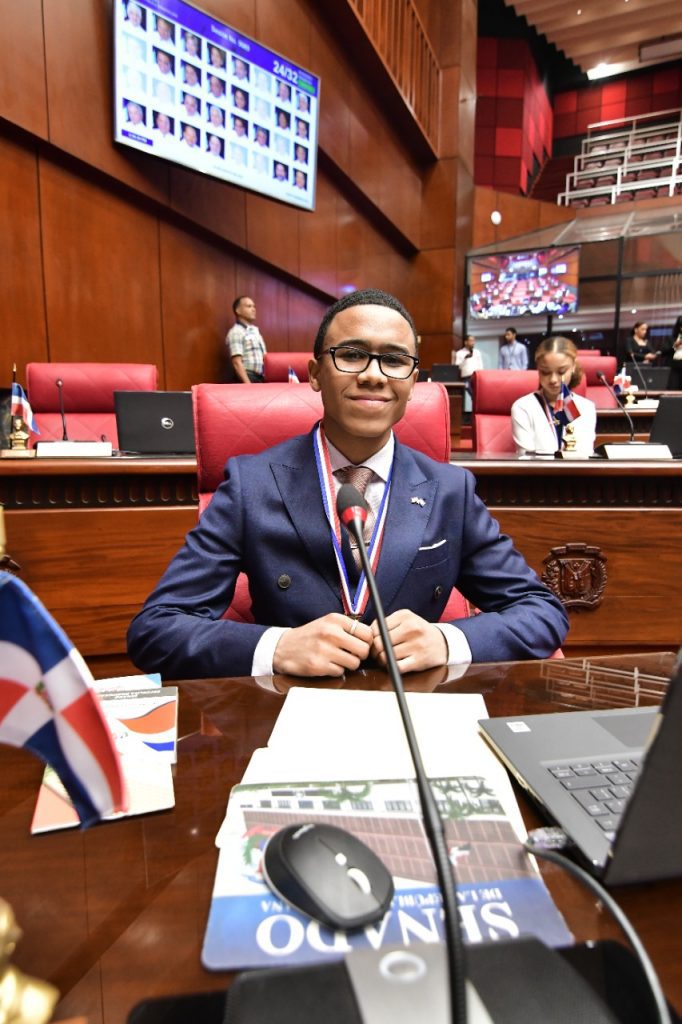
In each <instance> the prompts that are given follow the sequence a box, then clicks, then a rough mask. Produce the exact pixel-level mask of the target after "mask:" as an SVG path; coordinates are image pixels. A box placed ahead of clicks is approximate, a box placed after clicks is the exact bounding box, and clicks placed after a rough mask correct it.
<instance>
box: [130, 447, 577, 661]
mask: <svg viewBox="0 0 682 1024" xmlns="http://www.w3.org/2000/svg"><path fill="white" fill-rule="evenodd" d="M474 488H475V481H474V477H473V476H472V474H471V473H469V472H468V471H467V470H463V469H459V468H457V467H454V466H449V465H447V464H444V463H439V462H435V461H434V460H433V459H430V458H428V456H426V455H423V454H421V453H420V452H417V451H414V450H413V449H411V448H407V447H405V446H404V445H401V444H400V443H399V442H398V441H397V440H396V445H395V463H394V469H393V480H392V485H391V494H390V498H389V505H388V514H387V518H386V526H385V533H384V540H383V545H382V550H381V555H380V558H379V565H378V569H377V574H376V576H377V584H378V588H379V593H380V595H381V597H382V601H383V603H384V608H385V611H386V614H387V615H388V614H390V613H391V612H393V611H397V610H398V609H401V608H410V609H411V610H412V611H414V612H416V613H417V614H418V615H421V616H422V617H423V618H425V619H427V620H428V621H430V622H438V620H439V619H440V616H441V614H442V612H443V610H444V608H445V605H446V602H447V599H448V596H449V594H450V591H451V589H452V587H454V586H456V587H457V588H458V589H459V590H460V591H461V592H462V593H463V594H464V596H465V597H467V598H468V599H469V600H470V601H471V602H473V604H474V605H475V606H476V607H477V608H479V609H481V612H482V614H480V615H476V616H472V617H471V618H468V619H460V620H457V626H458V627H459V628H460V629H461V630H462V631H463V632H464V633H465V634H466V637H467V640H468V642H469V646H470V648H471V652H472V655H473V660H474V661H509V660H518V659H524V658H542V657H548V656H549V655H550V654H552V652H553V651H554V650H556V648H557V647H560V646H561V644H562V642H563V640H564V638H565V635H566V632H567V627H568V622H567V618H566V613H565V612H564V610H563V607H562V605H561V603H560V602H559V601H558V600H557V599H556V598H555V597H554V595H553V594H552V593H551V592H550V591H549V590H548V589H547V587H545V586H544V584H543V583H542V582H541V581H540V580H539V579H538V577H537V576H536V574H535V573H534V572H533V571H532V570H531V569H530V568H529V567H528V565H527V564H526V562H525V560H524V559H523V558H522V556H521V555H520V554H519V552H518V551H517V550H516V549H515V548H514V546H513V544H512V542H511V540H510V539H509V537H506V536H504V535H502V534H500V530H499V526H498V524H497V522H496V520H495V519H493V518H492V516H491V515H490V513H489V512H488V510H487V509H486V507H485V505H484V504H483V503H482V502H481V501H480V499H479V498H478V497H477V496H476V494H475V489H474ZM413 498H419V499H420V501H419V502H414V501H413V500H412V499H413ZM240 572H245V573H246V574H247V576H248V578H249V589H250V592H251V597H252V601H253V612H254V617H255V624H251V623H239V622H233V621H230V620H226V619H223V618H222V615H223V613H224V612H225V610H226V609H227V608H228V606H229V604H230V602H231V600H232V596H233V593H234V586H235V582H236V579H237V576H238V574H239V573H240ZM332 611H336V612H341V611H343V607H342V603H341V594H340V589H339V579H338V571H337V567H336V562H335V560H334V554H333V549H332V543H331V538H330V532H329V525H328V523H327V520H326V518H325V515H324V511H323V507H322V499H321V495H320V487H319V483H318V477H317V470H316V466H315V458H314V453H313V440H312V434H306V435H302V436H300V437H295V438H292V439H291V440H289V441H285V442H284V443H282V444H280V445H277V446H276V447H274V448H270V449H268V450H267V451H264V452H261V453H260V454H258V455H244V456H238V457H236V458H233V459H230V460H229V462H228V464H227V467H226V479H225V481H224V482H223V483H222V484H221V485H220V487H219V488H218V490H217V491H216V493H215V495H214V497H213V500H212V501H211V503H210V505H209V506H208V508H207V509H206V511H205V512H204V514H203V515H202V517H201V519H200V521H199V523H198V525H197V526H196V527H195V528H194V529H193V530H192V531H191V532H190V533H188V535H187V537H186V539H185V544H184V546H183V547H182V549H181V550H180V551H179V553H178V554H177V555H176V556H175V558H174V559H173V561H172V562H171V564H170V566H169V568H168V569H167V571H166V572H165V574H164V576H163V577H162V579H161V581H160V582H159V584H158V586H157V587H156V589H155V590H154V592H153V593H152V594H151V596H150V597H149V598H148V600H147V601H146V603H145V606H144V608H143V609H142V611H141V612H140V613H139V614H138V615H137V616H136V617H135V619H134V620H133V622H132V623H131V626H130V629H129V631H128V648H129V652H130V656H131V657H132V659H133V661H134V662H135V664H136V665H138V666H139V667H140V668H141V669H143V670H145V671H156V672H161V673H162V675H163V676H164V677H165V678H176V679H179V678H197V677H200V676H201V677H211V676H224V675H250V674H251V667H252V663H253V654H254V650H255V648H256V644H257V643H258V641H259V639H260V637H261V635H262V634H263V632H264V630H265V629H266V628H267V627H268V626H300V625H302V624H304V623H305V622H310V621H311V620H312V619H315V618H318V617H319V616H321V615H324V614H326V613H327V612H332ZM374 618H375V613H374V608H373V606H372V603H371V601H370V603H369V604H368V606H367V609H366V612H365V614H364V616H363V621H365V622H371V621H372V620H373V619H374Z"/></svg>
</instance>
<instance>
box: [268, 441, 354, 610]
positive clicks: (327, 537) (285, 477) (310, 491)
mask: <svg viewBox="0 0 682 1024" xmlns="http://www.w3.org/2000/svg"><path fill="white" fill-rule="evenodd" d="M312 438H313V435H312V434H308V435H306V437H305V438H302V439H301V444H300V446H299V447H298V449H297V450H296V451H295V453H294V457H287V459H286V460H285V461H282V462H272V463H271V468H272V473H273V476H274V478H275V482H276V484H277V488H278V490H279V493H280V495H281V498H282V502H283V504H284V507H285V508H286V511H287V514H288V516H289V518H290V520H291V522H292V524H293V527H294V529H295V530H296V532H297V533H298V535H299V537H300V539H301V543H302V544H303V546H304V548H305V549H306V551H307V552H308V554H309V556H310V559H311V561H312V562H313V564H314V565H315V568H316V569H317V571H318V572H319V574H320V576H321V577H322V578H323V579H324V581H325V582H326V583H327V584H328V586H329V587H330V588H331V589H332V590H333V592H334V594H335V595H336V597H337V598H338V600H339V604H340V602H341V591H340V587H339V577H338V572H337V569H336V561H335V559H334V552H333V548H332V543H331V534H330V531H329V524H328V522H327V518H326V516H325V514H324V507H323V504H322V494H321V492H320V483H319V479H318V476H317V467H316V464H315V452H314V448H313V439H312ZM288 454H290V453H288ZM346 546H348V541H347V540H346ZM348 551H349V553H350V547H348ZM321 553H324V554H323V557H320V556H321Z"/></svg>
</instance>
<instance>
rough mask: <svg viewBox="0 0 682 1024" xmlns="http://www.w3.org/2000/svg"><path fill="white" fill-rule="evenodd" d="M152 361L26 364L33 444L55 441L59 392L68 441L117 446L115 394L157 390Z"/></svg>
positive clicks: (58, 430) (59, 426)
mask: <svg viewBox="0 0 682 1024" xmlns="http://www.w3.org/2000/svg"><path fill="white" fill-rule="evenodd" d="M157 377H158V374H157V370H156V366H154V364H153V363H28V364H27V366H26V390H27V392H28V398H29V402H30V403H31V408H32V409H33V414H34V416H35V420H36V424H37V425H38V427H39V429H40V434H34V435H33V438H32V442H33V443H35V442H36V441H60V440H61V438H62V418H61V415H60V412H59V388H58V387H57V384H56V382H57V380H62V381H63V387H62V395H63V399H64V412H65V414H66V427H67V432H68V435H69V440H70V441H101V440H102V438H104V439H105V440H107V441H111V443H112V444H113V446H114V448H117V447H118V435H117V432H116V416H115V413H114V391H156V389H157Z"/></svg>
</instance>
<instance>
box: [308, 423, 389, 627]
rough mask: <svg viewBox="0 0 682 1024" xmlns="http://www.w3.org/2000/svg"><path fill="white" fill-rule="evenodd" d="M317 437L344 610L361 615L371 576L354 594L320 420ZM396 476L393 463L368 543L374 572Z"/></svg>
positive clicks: (319, 471) (319, 468)
mask: <svg viewBox="0 0 682 1024" xmlns="http://www.w3.org/2000/svg"><path fill="white" fill-rule="evenodd" d="M313 440H314V444H315V464H316V466H317V475H318V479H319V481H320V490H321V492H322V504H323V505H324V512H325V515H326V517H327V521H328V523H329V528H330V531H331V538H332V546H333V548H334V557H335V558H336V566H337V568H338V570H339V580H340V583H341V600H342V602H343V610H344V612H345V614H346V615H351V616H352V617H353V618H360V617H361V616H362V614H363V612H364V611H365V608H366V607H367V601H368V600H369V588H368V586H367V579H366V577H365V574H364V572H363V573H362V574H361V576H360V579H359V580H358V585H357V588H356V590H355V593H354V594H353V593H352V590H351V584H350V580H349V579H348V570H347V569H346V563H345V561H344V559H343V551H342V547H341V523H340V521H339V517H338V514H337V512H336V490H335V487H334V474H333V473H332V467H331V462H330V460H329V451H328V449H327V441H326V439H325V436H324V429H323V427H322V424H321V423H318V425H317V427H316V428H315V434H314V437H313ZM392 475H393V466H392V465H391V469H390V470H389V474H388V480H387V481H386V486H385V487H384V494H383V497H382V499H381V505H380V506H379V511H378V513H377V517H376V522H375V524H374V529H373V530H372V537H371V539H370V542H369V544H368V545H367V555H368V557H369V564H370V565H371V567H372V572H376V568H377V565H378V563H379V553H380V551H381V542H382V540H383V536H384V524H385V522H386V513H387V511H388V494H389V491H390V489H391V477H392Z"/></svg>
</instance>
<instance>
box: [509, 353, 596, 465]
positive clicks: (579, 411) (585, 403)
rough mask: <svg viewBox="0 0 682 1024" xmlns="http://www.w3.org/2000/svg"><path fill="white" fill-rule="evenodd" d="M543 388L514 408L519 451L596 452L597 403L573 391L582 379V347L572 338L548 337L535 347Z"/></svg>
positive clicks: (516, 403)
mask: <svg viewBox="0 0 682 1024" xmlns="http://www.w3.org/2000/svg"><path fill="white" fill-rule="evenodd" d="M535 365H536V366H537V370H538V377H539V384H540V386H539V388H538V390H537V391H533V392H532V394H530V395H524V396H523V397H522V398H519V399H517V400H516V401H515V402H514V404H513V405H512V408H511V417H512V433H513V436H514V444H515V445H516V451H517V452H518V453H519V454H522V453H524V452H535V453H538V454H547V455H552V454H553V453H554V452H556V451H560V450H562V449H566V447H573V446H572V442H571V441H569V438H570V437H572V438H573V440H574V441H575V446H574V448H573V450H574V451H575V452H576V453H577V454H579V455H584V456H589V455H591V454H592V452H593V451H594V439H595V434H596V428H597V410H596V408H595V405H594V402H590V400H589V399H588V398H583V396H582V395H576V394H574V393H573V391H572V388H574V387H575V386H576V384H577V383H578V382H579V381H580V380H581V378H582V369H581V367H580V364H579V363H578V350H577V349H576V347H575V345H574V344H573V342H572V341H570V340H569V339H568V338H562V337H553V338H545V339H544V341H541V342H540V344H539V345H538V347H537V349H536V350H535Z"/></svg>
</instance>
